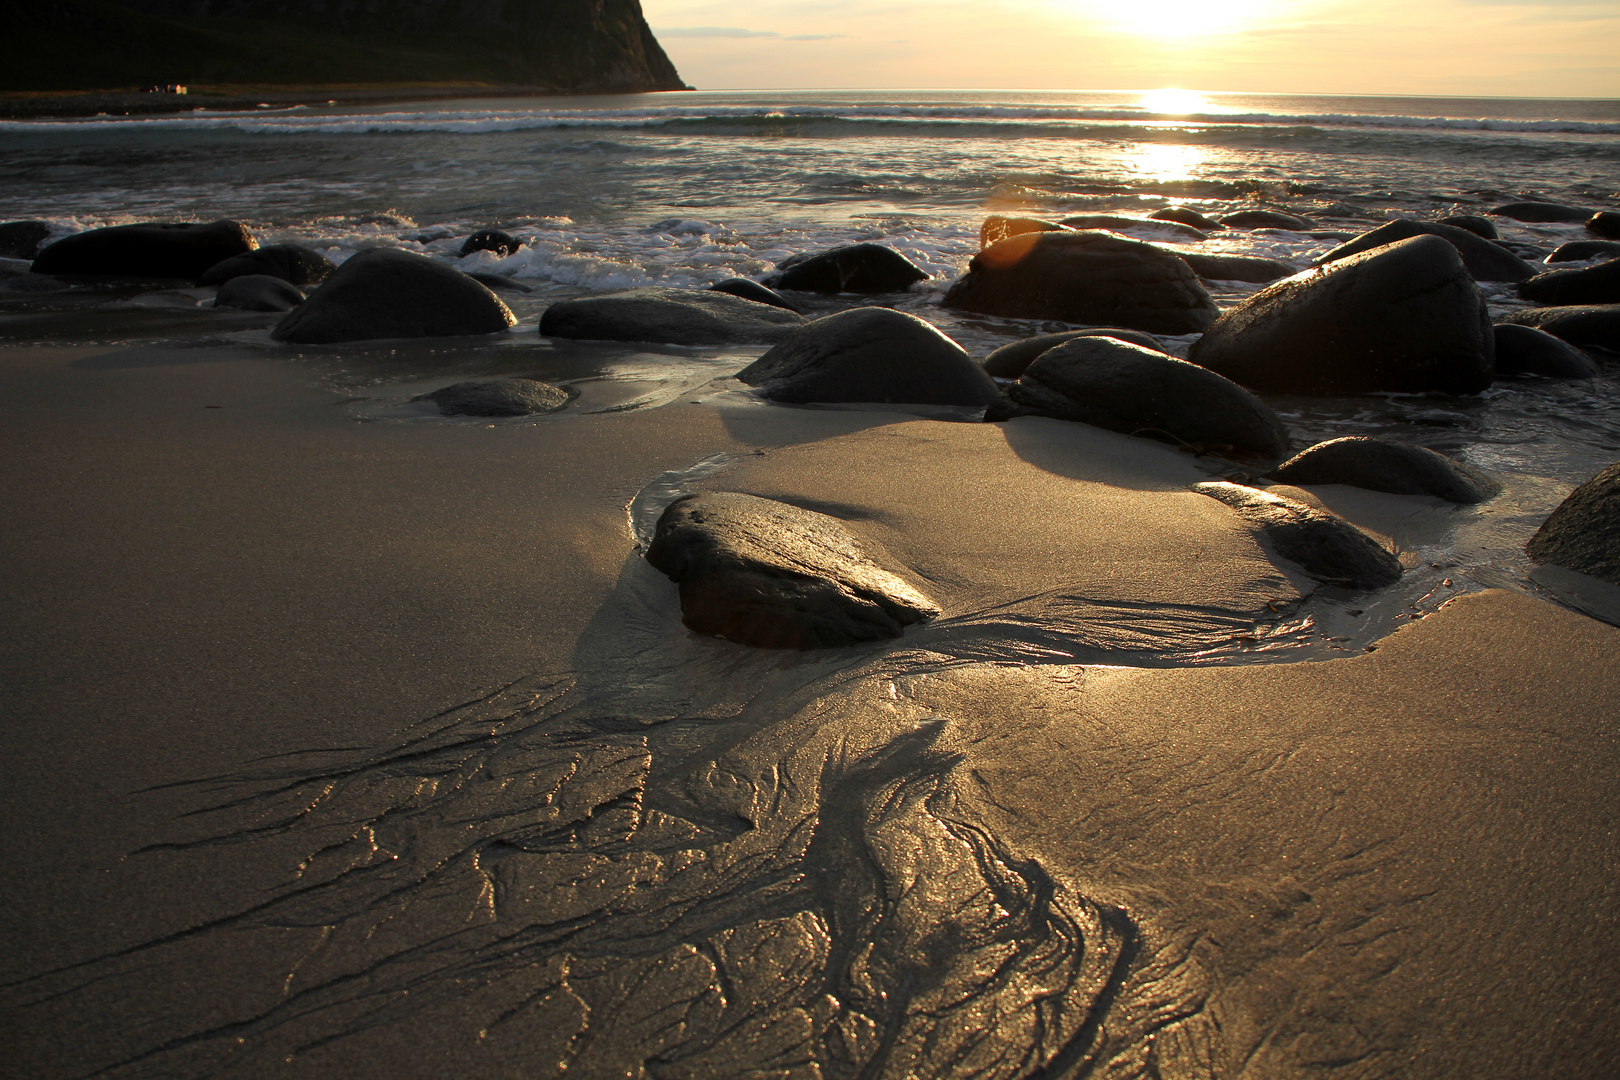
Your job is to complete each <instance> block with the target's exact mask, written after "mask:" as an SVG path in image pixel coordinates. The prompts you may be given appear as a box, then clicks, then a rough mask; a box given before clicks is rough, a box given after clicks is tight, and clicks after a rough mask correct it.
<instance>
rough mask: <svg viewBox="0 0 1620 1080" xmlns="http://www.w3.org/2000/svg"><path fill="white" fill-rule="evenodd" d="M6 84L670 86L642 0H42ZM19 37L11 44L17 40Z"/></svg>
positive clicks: (670, 74)
mask: <svg viewBox="0 0 1620 1080" xmlns="http://www.w3.org/2000/svg"><path fill="white" fill-rule="evenodd" d="M12 22H13V29H14V30H15V31H17V32H18V34H19V38H20V40H15V41H14V48H13V49H10V50H8V52H10V53H11V54H12V55H13V56H14V57H20V62H18V63H15V64H12V65H7V67H6V69H5V70H3V71H0V86H3V87H4V88H5V89H11V90H81V89H103V88H109V87H117V86H127V85H139V84H148V83H168V82H181V83H196V84H221V83H231V84H249V83H251V84H266V85H277V84H280V85H287V84H312V83H322V84H341V83H368V82H446V81H476V82H484V83H498V84H507V85H522V86H534V87H541V88H546V89H552V90H557V91H560V92H564V93H634V92H640V91H648V90H679V89H682V88H683V84H682V83H681V78H680V76H679V75H678V74H677V73H676V71H675V66H674V65H673V64H671V63H670V61H669V57H667V56H665V55H664V50H663V48H662V47H661V46H660V45H659V44H658V41H657V39H656V38H654V37H653V35H652V31H651V30H649V29H648V27H647V21H646V19H645V18H644V17H643V16H642V13H641V3H640V0H121V2H111V0H41V2H39V3H36V4H32V5H29V6H27V7H26V8H25V9H24V10H23V11H21V12H20V13H18V15H17V16H14V17H13V20H12ZM18 46H20V47H18Z"/></svg>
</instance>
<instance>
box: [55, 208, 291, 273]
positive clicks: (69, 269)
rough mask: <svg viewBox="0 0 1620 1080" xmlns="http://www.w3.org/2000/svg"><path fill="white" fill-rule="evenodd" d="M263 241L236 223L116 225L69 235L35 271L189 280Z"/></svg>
mask: <svg viewBox="0 0 1620 1080" xmlns="http://www.w3.org/2000/svg"><path fill="white" fill-rule="evenodd" d="M258 246H259V243H258V241H257V240H255V239H253V234H252V233H250V232H248V230H247V227H246V226H245V225H243V224H241V223H240V222H236V221H213V222H209V223H208V224H207V225H190V224H173V225H166V224H159V223H150V224H143V225H114V226H111V227H110V228H106V229H90V230H89V231H87V232H82V233H78V234H76V235H73V236H64V237H63V238H62V239H60V240H58V241H56V243H54V244H51V245H50V246H49V247H47V248H45V250H43V251H41V252H40V253H39V255H38V256H37V257H36V258H35V259H34V272H35V273H36V274H102V275H107V276H113V277H158V278H188V279H190V280H193V281H195V280H196V279H197V278H199V277H201V276H202V275H203V273H204V272H206V271H207V270H208V268H209V267H211V266H213V265H215V264H216V263H219V262H221V261H222V260H224V259H228V258H230V257H231V256H233V255H241V254H242V253H244V252H248V251H252V250H253V249H254V248H256V247H258Z"/></svg>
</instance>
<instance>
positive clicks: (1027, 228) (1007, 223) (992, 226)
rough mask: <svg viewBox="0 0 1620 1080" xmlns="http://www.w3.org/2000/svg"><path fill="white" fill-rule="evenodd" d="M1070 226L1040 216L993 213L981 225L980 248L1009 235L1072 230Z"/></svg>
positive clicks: (998, 241) (996, 242)
mask: <svg viewBox="0 0 1620 1080" xmlns="http://www.w3.org/2000/svg"><path fill="white" fill-rule="evenodd" d="M1070 231H1072V230H1070V229H1069V228H1067V227H1066V226H1063V225H1058V224H1056V223H1055V222H1051V221H1042V220H1041V219H1039V218H1027V217H1015V218H1010V217H1002V216H1001V215H999V214H991V215H990V216H989V217H987V218H985V219H984V224H983V225H980V226H979V248H980V250H983V249H984V248H987V247H989V246H990V245H991V244H999V243H1000V242H1001V241H1003V240H1005V239H1007V238H1008V237H1009V236H1022V235H1023V234H1024V233H1032V232H1070Z"/></svg>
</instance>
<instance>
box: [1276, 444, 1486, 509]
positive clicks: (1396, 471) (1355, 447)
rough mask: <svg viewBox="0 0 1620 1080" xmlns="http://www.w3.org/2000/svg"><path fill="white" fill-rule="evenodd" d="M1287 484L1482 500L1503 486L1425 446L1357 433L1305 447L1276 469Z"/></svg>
mask: <svg viewBox="0 0 1620 1080" xmlns="http://www.w3.org/2000/svg"><path fill="white" fill-rule="evenodd" d="M1271 476H1272V479H1275V480H1281V481H1282V482H1283V483H1285V484H1348V485H1349V486H1351V487H1358V488H1366V489H1368V490H1369V491H1387V492H1389V493H1390V494H1392V495H1433V496H1434V497H1435V498H1437V499H1445V500H1446V501H1447V502H1454V503H1477V502H1484V501H1485V500H1486V499H1488V498H1490V497H1491V496H1492V495H1495V494H1496V493H1497V492H1499V491H1501V490H1502V487H1501V485H1500V484H1498V483H1497V482H1496V481H1495V480H1492V479H1491V478H1490V477H1488V476H1486V475H1485V474H1484V473H1482V472H1480V471H1479V470H1477V469H1474V468H1470V467H1469V466H1467V465H1464V464H1463V463H1462V462H1460V461H1457V460H1456V459H1454V458H1449V457H1447V456H1446V455H1444V454H1437V453H1435V452H1434V451H1433V450H1429V449H1427V448H1426V447H1422V446H1410V445H1408V444H1406V443H1398V442H1391V441H1389V440H1388V439H1373V438H1368V437H1367V436H1364V435H1352V436H1350V437H1348V438H1344V439H1330V440H1329V441H1327V442H1321V443H1317V444H1316V445H1315V446H1313V447H1311V448H1309V449H1307V450H1302V451H1301V452H1300V453H1298V454H1295V455H1294V456H1293V457H1291V458H1289V459H1288V460H1287V461H1285V462H1283V463H1282V464H1281V465H1279V466H1277V468H1276V469H1275V470H1274V471H1273V472H1272V474H1271Z"/></svg>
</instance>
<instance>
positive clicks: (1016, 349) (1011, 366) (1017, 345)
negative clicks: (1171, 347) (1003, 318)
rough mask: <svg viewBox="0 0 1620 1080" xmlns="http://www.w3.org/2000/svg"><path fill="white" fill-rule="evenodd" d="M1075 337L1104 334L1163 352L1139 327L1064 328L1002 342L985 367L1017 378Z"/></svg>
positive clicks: (1001, 377) (1156, 342)
mask: <svg viewBox="0 0 1620 1080" xmlns="http://www.w3.org/2000/svg"><path fill="white" fill-rule="evenodd" d="M1077 337H1106V338H1113V339H1114V340H1115V341H1125V342H1129V343H1130V344H1132V345H1140V346H1141V347H1142V348H1144V349H1152V350H1153V351H1154V352H1164V346H1163V345H1161V344H1160V343H1159V339H1158V338H1156V337H1154V336H1152V335H1151V334H1144V333H1142V331H1140V330H1123V329H1120V328H1119V327H1116V326H1091V327H1087V328H1086V329H1084V330H1064V331H1062V332H1060V333H1056V334H1040V335H1038V336H1036V337H1029V338H1025V339H1024V340H1022V341H1015V342H1013V343H1012V344H1011V345H1003V346H1002V347H1001V348H999V349H997V350H996V351H995V352H993V353H991V354H990V355H989V356H987V357H985V358H984V370H985V371H986V372H987V373H989V374H990V375H993V376H995V377H996V378H998V379H1016V378H1018V376H1020V375H1022V374H1023V373H1024V370H1025V369H1026V368H1028V367H1029V365H1030V364H1033V363H1034V362H1035V358H1036V357H1037V356H1040V355H1041V354H1042V353H1044V352H1046V351H1047V350H1049V349H1055V348H1057V347H1058V346H1059V345H1061V344H1063V343H1064V342H1065V341H1072V340H1074V339H1075V338H1077Z"/></svg>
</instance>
